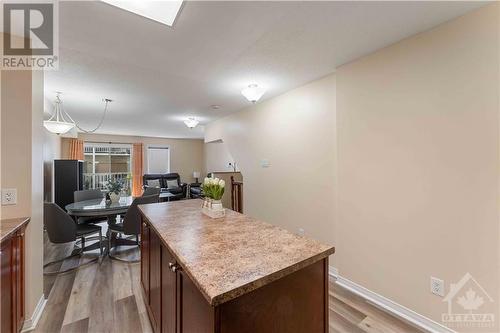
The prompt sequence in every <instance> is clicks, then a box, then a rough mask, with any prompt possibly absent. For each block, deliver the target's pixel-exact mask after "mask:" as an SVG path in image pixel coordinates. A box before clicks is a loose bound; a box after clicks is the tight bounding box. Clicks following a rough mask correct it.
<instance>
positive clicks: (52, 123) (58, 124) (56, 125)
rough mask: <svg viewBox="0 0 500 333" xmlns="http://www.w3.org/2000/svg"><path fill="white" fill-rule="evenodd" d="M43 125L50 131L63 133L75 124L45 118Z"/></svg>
mask: <svg viewBox="0 0 500 333" xmlns="http://www.w3.org/2000/svg"><path fill="white" fill-rule="evenodd" d="M43 126H45V128H46V129H47V131H49V132H51V133H55V134H64V133H66V132H68V131H70V130H71V129H72V128H73V127H75V124H72V123H67V122H64V121H57V120H45V121H44V122H43Z"/></svg>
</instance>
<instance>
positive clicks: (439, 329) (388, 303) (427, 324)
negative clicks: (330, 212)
mask: <svg viewBox="0 0 500 333" xmlns="http://www.w3.org/2000/svg"><path fill="white" fill-rule="evenodd" d="M329 273H330V276H332V277H334V278H335V279H336V281H335V283H336V284H338V285H339V286H341V287H343V288H345V289H347V290H349V291H351V292H353V293H354V294H356V295H358V296H360V297H362V298H364V299H365V300H366V301H367V302H369V303H371V304H373V305H374V306H376V307H378V308H380V309H381V310H383V311H386V312H388V313H390V314H392V315H394V316H396V317H399V318H401V319H403V320H405V321H407V322H408V323H410V324H412V325H414V326H416V327H419V328H421V329H423V330H425V331H427V332H430V333H457V332H456V331H454V330H452V329H450V328H449V327H446V326H444V325H442V324H440V323H438V322H436V321H434V320H432V319H430V318H427V317H425V316H423V315H421V314H419V313H416V312H415V311H413V310H410V309H408V308H407V307H404V306H402V305H401V304H398V303H396V302H394V301H392V300H390V299H388V298H386V297H384V296H382V295H379V294H377V293H375V292H373V291H371V290H369V289H366V288H365V287H363V286H360V285H359V284H357V283H355V282H352V281H350V280H348V279H346V278H344V277H342V276H341V275H340V274H339V270H338V269H337V268H335V267H332V266H330V268H329Z"/></svg>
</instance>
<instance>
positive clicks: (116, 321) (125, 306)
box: [35, 239, 421, 333]
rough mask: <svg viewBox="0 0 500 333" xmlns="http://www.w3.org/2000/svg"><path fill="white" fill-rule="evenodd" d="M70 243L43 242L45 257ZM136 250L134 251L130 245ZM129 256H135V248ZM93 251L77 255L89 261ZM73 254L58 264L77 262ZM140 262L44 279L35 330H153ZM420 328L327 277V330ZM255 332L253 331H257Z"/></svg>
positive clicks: (385, 332)
mask: <svg viewBox="0 0 500 333" xmlns="http://www.w3.org/2000/svg"><path fill="white" fill-rule="evenodd" d="M68 251H71V247H69V246H67V245H57V246H54V245H52V244H50V243H49V242H48V241H47V239H46V241H45V252H44V254H45V255H44V257H45V260H46V261H50V260H53V259H54V258H60V257H62V256H64V255H65V254H66V253H68ZM134 251H135V250H134ZM130 255H134V256H136V255H137V253H132V254H130ZM92 256H94V254H87V255H86V257H84V258H82V259H80V260H82V261H85V260H88V259H89V258H90V257H92ZM77 263H78V261H77V259H70V260H67V261H65V262H64V263H62V267H63V268H64V267H71V265H75V264H77ZM139 270H140V264H138V263H134V264H129V263H123V262H120V261H113V260H110V259H109V258H106V259H104V260H103V262H102V263H101V264H100V265H99V264H97V263H93V264H90V265H88V266H86V267H84V268H80V269H79V270H77V271H73V272H70V273H66V274H60V275H58V276H53V277H51V276H46V277H45V279H44V288H45V295H48V300H47V305H46V307H45V310H44V312H43V314H42V317H41V318H40V321H39V323H38V325H37V329H36V330H35V332H44V333H56V332H72V333H79V332H92V333H101V332H102V333H105V332H117V333H126V332H131V333H139V332H152V330H151V326H150V324H149V320H148V317H147V313H146V308H145V307H144V301H143V299H142V293H141V290H140V284H139V279H140V271H139ZM358 332H359V333H410V332H421V331H419V330H418V329H416V328H414V327H412V326H410V325H408V324H407V323H405V322H403V321H401V320H399V319H397V318H395V317H393V316H390V315H389V314H387V313H385V312H383V311H381V310H379V309H378V308H376V307H374V306H373V305H371V304H369V303H367V302H365V301H364V300H363V299H362V298H360V297H358V296H356V295H355V294H353V293H351V292H349V291H348V290H346V289H343V288H341V287H339V286H338V285H337V284H335V283H334V281H333V280H332V281H330V333H358ZM256 333H257V332H256Z"/></svg>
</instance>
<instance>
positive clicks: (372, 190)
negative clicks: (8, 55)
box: [205, 5, 500, 332]
mask: <svg viewBox="0 0 500 333" xmlns="http://www.w3.org/2000/svg"><path fill="white" fill-rule="evenodd" d="M498 7H499V6H497V5H491V6H489V7H485V8H483V9H480V10H478V11H476V12H472V13H470V14H468V15H466V16H464V17H461V18H458V19H456V20H454V21H451V22H448V23H446V24H443V25H441V26H439V27H437V28H436V29H434V30H431V31H428V32H425V33H422V34H419V35H417V36H414V37H412V38H409V39H406V40H403V41H401V42H399V43H397V44H394V45H392V46H390V47H387V48H385V49H383V50H380V51H379V52H377V53H374V54H372V55H368V56H366V57H363V58H361V59H359V60H357V61H355V62H352V63H350V64H347V65H344V66H342V67H340V68H338V70H337V74H336V75H335V76H334V75H331V76H328V77H325V78H323V79H320V80H317V81H314V82H312V83H310V84H307V85H305V86H303V87H300V88H297V89H295V90H292V91H290V92H288V93H286V94H284V95H282V96H279V97H276V98H273V99H270V100H267V101H265V102H262V103H259V104H257V105H255V106H251V107H249V108H248V109H246V110H244V111H242V112H239V113H238V114H235V115H232V116H229V117H226V118H223V119H220V120H218V121H215V122H213V123H211V124H209V125H208V126H207V128H206V137H205V141H206V142H210V141H214V140H222V141H223V142H224V143H225V144H226V146H227V148H228V150H229V152H230V154H231V155H232V156H233V157H234V159H235V160H236V162H237V163H238V164H239V166H240V169H241V171H242V174H243V177H244V179H245V185H244V204H245V213H247V214H249V215H252V216H256V217H258V218H261V219H264V220H266V221H269V222H271V223H274V224H277V225H280V226H282V227H285V228H287V229H289V230H292V231H297V229H298V228H300V227H303V228H304V229H305V230H306V234H309V235H310V236H312V237H314V238H317V239H319V240H322V241H325V242H328V243H332V244H334V245H335V246H336V249H337V252H336V254H335V255H334V256H333V260H332V261H331V265H334V266H335V267H336V268H338V269H339V272H340V275H341V276H343V277H345V278H347V279H349V280H352V281H353V282H355V283H358V284H360V285H362V286H364V287H366V288H368V289H370V290H372V291H374V292H376V293H379V294H380V295H382V296H385V297H387V298H389V299H391V300H393V301H395V302H397V303H399V304H401V305H403V306H406V307H408V308H410V309H411V310H414V311H416V312H418V313H420V314H423V315H425V316H427V317H429V318H431V319H433V320H435V321H437V322H441V314H442V313H445V312H446V311H447V306H446V304H445V303H443V299H442V298H440V297H438V296H435V295H433V294H431V293H430V290H429V289H430V276H435V277H438V278H441V279H444V280H445V292H446V293H447V292H448V291H449V288H450V283H456V282H458V280H459V279H460V278H461V277H462V276H463V275H464V274H465V273H466V272H470V273H471V274H472V275H473V276H474V277H475V278H476V279H477V280H478V281H479V282H480V283H481V285H482V286H483V287H484V288H485V289H486V290H487V291H488V292H489V294H490V295H491V296H492V297H493V298H494V299H495V303H498V301H499V300H500V298H499V294H500V290H499V288H498V283H499V278H500V276H499V272H498V269H499V263H500V261H499V259H500V258H499V249H500V244H499V243H500V242H499V236H500V233H499V232H500V230H499V203H500V202H499V195H498V193H499V167H500V165H499V136H500V131H499V106H500V105H499V100H498V96H499V88H500V87H499V73H500V68H499V60H500V56H499V53H498V50H499V40H498V37H499V35H498V27H499V16H498ZM335 81H336V82H335ZM335 95H337V100H335ZM335 112H337V114H336V115H335ZM336 140H338V142H336ZM262 159H268V160H269V162H270V164H271V167H269V168H262V167H260V161H261V160H262ZM337 184H338V186H337ZM336 207H338V209H336ZM492 305H493V306H492ZM482 310H483V311H494V313H496V314H497V320H498V319H499V317H498V309H495V304H487V305H485V306H484V307H483V308H482ZM495 330H497V328H493V329H491V331H495ZM484 331H485V332H486V331H488V330H484Z"/></svg>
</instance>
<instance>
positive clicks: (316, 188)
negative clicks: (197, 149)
mask: <svg viewBox="0 0 500 333" xmlns="http://www.w3.org/2000/svg"><path fill="white" fill-rule="evenodd" d="M215 140H222V141H223V142H224V144H225V145H226V147H227V149H228V150H229V152H230V154H231V155H232V156H233V157H234V159H235V161H236V163H237V164H238V165H239V168H240V170H241V173H242V175H243V179H244V186H243V207H244V212H245V214H248V215H250V216H254V217H257V218H259V219H262V220H264V221H267V222H270V223H273V224H276V225H279V226H281V227H284V228H287V229H288V230H291V231H293V232H298V231H299V229H300V228H302V229H304V230H305V234H306V235H310V236H312V237H314V238H316V239H319V240H322V241H324V242H327V243H330V244H334V243H335V242H334V236H335V233H334V212H335V201H334V188H335V182H334V179H335V173H334V162H335V76H334V75H330V76H327V77H325V78H323V79H321V80H318V81H315V82H312V83H310V84H307V85H305V86H303V87H300V88H297V89H295V90H292V91H289V92H287V93H286V94H283V95H281V96H278V97H276V98H273V99H270V100H268V101H265V102H262V103H259V104H256V105H255V106H251V107H249V108H248V109H246V110H243V111H241V112H238V113H236V114H234V115H231V116H229V117H226V118H222V119H220V120H218V121H215V122H213V123H211V124H209V125H208V126H207V127H206V130H205V141H207V142H210V141H215ZM263 159H264V160H268V161H269V163H270V167H267V168H263V167H261V166H260V165H261V160H263Z"/></svg>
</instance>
